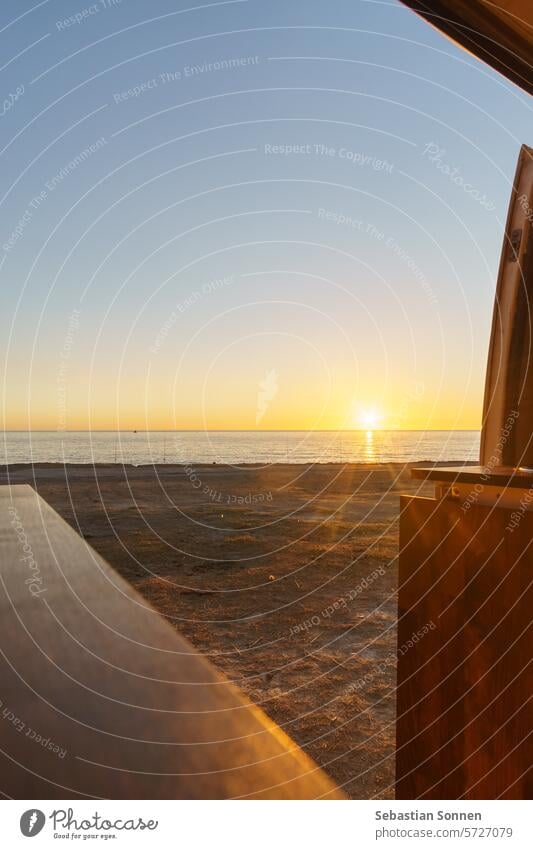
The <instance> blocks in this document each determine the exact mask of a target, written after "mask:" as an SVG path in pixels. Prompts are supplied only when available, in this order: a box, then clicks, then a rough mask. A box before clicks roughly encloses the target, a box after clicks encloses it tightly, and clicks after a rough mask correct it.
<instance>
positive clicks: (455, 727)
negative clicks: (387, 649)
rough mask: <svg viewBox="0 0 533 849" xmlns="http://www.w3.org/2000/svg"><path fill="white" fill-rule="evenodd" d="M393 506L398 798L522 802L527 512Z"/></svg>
mask: <svg viewBox="0 0 533 849" xmlns="http://www.w3.org/2000/svg"><path fill="white" fill-rule="evenodd" d="M401 508H402V516H401V523H400V569H399V581H400V586H399V609H398V616H399V625H398V651H399V654H398V701H397V711H398V720H397V747H398V748H397V759H396V772H397V786H396V795H397V798H400V799H415V798H416V799H417V798H426V799H459V798H465V799H494V798H499V797H502V798H531V792H532V789H533V787H532V780H531V766H532V764H533V757H532V755H533V747H532V737H531V736H530V735H531V731H532V729H533V711H532V709H531V707H532V706H531V694H532V691H533V680H532V669H531V658H532V609H533V594H532V591H531V577H532V575H531V573H532V563H533V545H532V543H533V513H525V514H524V515H523V517H522V520H521V522H520V523H519V524H518V526H517V527H516V528H515V529H514V531H513V532H510V531H509V530H506V526H507V524H508V522H509V521H510V518H511V512H510V511H508V510H504V509H498V508H496V509H495V508H493V509H491V508H489V507H481V506H478V505H474V506H472V507H471V509H470V510H468V511H467V512H463V510H462V509H461V504H460V503H457V502H454V501H452V500H446V499H444V500H441V501H435V500H433V499H425V498H410V497H403V498H402V502H401ZM424 630H426V631H427V633H425V634H424V635H423V636H422V637H421V638H420V639H419V640H418V641H417V642H416V644H415V645H414V646H413V647H412V648H409V649H408V650H403V648H404V647H405V646H406V645H408V642H409V640H412V635H413V634H416V633H417V632H420V631H424Z"/></svg>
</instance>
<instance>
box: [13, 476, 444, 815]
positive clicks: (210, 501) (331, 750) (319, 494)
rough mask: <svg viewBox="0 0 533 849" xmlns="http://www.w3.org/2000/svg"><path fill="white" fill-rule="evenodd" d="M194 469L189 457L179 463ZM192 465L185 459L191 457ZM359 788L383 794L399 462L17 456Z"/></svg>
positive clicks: (387, 794) (389, 793) (406, 488)
mask: <svg viewBox="0 0 533 849" xmlns="http://www.w3.org/2000/svg"><path fill="white" fill-rule="evenodd" d="M187 468H189V471H187ZM191 469H192V471H191ZM8 482H10V483H12V484H23V483H28V484H30V485H32V486H34V487H35V488H36V489H37V490H38V492H39V493H40V494H41V495H42V496H43V498H45V499H46V500H47V501H48V502H49V503H50V504H51V505H52V507H54V508H55V509H56V510H57V511H58V512H59V513H60V514H61V515H62V516H63V517H64V518H65V519H66V520H67V521H68V522H69V523H70V524H71V525H72V526H73V527H74V528H75V529H76V530H77V531H78V532H79V533H81V534H82V535H83V536H84V538H85V539H86V540H87V541H88V542H89V543H90V544H91V545H92V546H93V547H94V548H95V549H96V550H97V551H99V552H100V553H101V554H102V555H103V556H104V557H106V559H107V560H108V561H109V562H110V563H111V564H112V565H113V566H114V567H115V568H116V569H117V570H118V571H119V572H120V573H121V574H122V575H123V576H124V577H125V578H126V579H127V580H129V581H130V582H131V583H132V584H133V585H134V586H135V587H136V588H137V589H138V590H139V591H140V592H141V593H142V594H143V595H144V596H145V598H147V599H148V600H149V601H150V602H151V604H152V605H154V607H155V608H156V609H157V610H158V611H159V612H160V613H161V614H162V615H163V616H166V617H167V618H168V619H169V621H170V622H171V623H172V624H173V625H174V626H175V627H176V628H177V629H178V630H179V631H180V632H181V633H183V634H184V635H185V636H187V637H188V638H189V639H190V640H191V642H193V643H194V645H195V646H197V647H198V648H199V649H200V650H201V651H202V652H203V653H204V654H205V655H206V656H208V657H209V658H210V660H211V661H212V663H214V664H215V665H216V666H218V667H219V668H220V669H221V670H222V671H223V672H224V673H225V674H226V675H227V676H228V677H229V678H230V679H231V680H232V681H234V682H235V683H236V685H237V686H239V687H240V688H241V689H242V690H243V691H244V692H246V693H247V694H248V695H249V697H250V698H251V699H252V700H253V701H254V702H255V703H257V704H259V705H260V706H261V707H262V708H263V709H264V710H265V711H266V712H267V713H268V714H270V716H272V718H273V719H274V720H275V721H276V722H277V723H279V724H280V725H281V726H282V727H283V728H284V730H285V731H286V732H287V733H288V734H289V735H290V736H292V737H293V738H294V739H295V740H296V741H297V742H298V743H299V744H300V745H301V746H303V747H304V748H305V749H306V750H307V751H308V752H309V754H310V755H311V756H312V757H313V758H314V759H315V760H316V761H317V762H318V763H319V764H321V765H322V766H323V767H324V768H325V769H326V771H327V772H329V773H330V775H332V777H333V778H334V779H335V780H336V781H337V782H338V783H339V784H341V785H342V786H343V787H344V789H345V790H346V792H347V793H348V794H349V795H351V796H353V797H354V798H374V797H377V798H392V797H393V794H394V791H393V783H394V719H395V693H394V687H395V648H396V588H397V572H396V555H397V545H398V541H397V533H398V515H399V494H400V492H411V493H415V492H419V493H421V494H424V495H427V494H430V493H431V491H432V487H431V486H429V485H428V484H423V483H422V484H421V482H420V481H414V480H412V479H411V478H410V476H409V473H408V467H407V466H405V465H404V464H377V463H372V464H350V465H344V464H336V463H330V464H326V463H324V464H316V465H310V464H298V465H295V464H290V463H280V464H274V465H270V466H259V465H258V464H247V465H246V466H243V467H242V468H239V469H235V468H232V467H231V466H227V465H219V464H200V463H198V464H194V466H192V467H187V466H184V465H182V464H176V465H174V464H172V465H171V464H161V465H155V466H153V465H147V466H122V465H121V464H116V465H115V464H97V465H96V466H93V465H92V464H65V465H63V464H54V463H38V464H35V465H33V466H32V465H29V464H15V465H10V466H9V467H6V466H3V467H0V484H6V483H8Z"/></svg>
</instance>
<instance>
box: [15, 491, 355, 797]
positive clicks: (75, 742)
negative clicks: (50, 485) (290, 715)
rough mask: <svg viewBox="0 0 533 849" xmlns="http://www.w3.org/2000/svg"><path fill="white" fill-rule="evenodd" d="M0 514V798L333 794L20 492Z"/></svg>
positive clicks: (286, 742)
mask: <svg viewBox="0 0 533 849" xmlns="http://www.w3.org/2000/svg"><path fill="white" fill-rule="evenodd" d="M0 517H1V518H0V562H1V565H0V606H1V617H0V651H1V656H0V675H1V681H2V686H1V688H0V700H1V707H0V749H1V753H0V764H1V771H0V776H1V777H0V790H1V791H3V793H4V794H7V795H9V796H12V797H14V798H20V799H32V798H34V799H39V798H41V799H47V798H77V797H80V798H81V797H91V796H94V797H102V798H134V799H135V798H148V799H149V798H154V799H157V798H162V799H166V798H202V799H206V798H208V799H210V798H216V799H218V798H234V797H241V796H245V797H253V798H317V797H323V796H326V797H328V798H343V794H342V793H341V792H340V791H339V790H338V789H336V788H335V786H334V784H333V783H332V782H331V781H330V780H329V779H328V778H327V776H326V775H325V774H324V773H323V772H321V771H320V770H319V769H318V767H317V766H316V765H315V764H314V763H313V762H312V761H311V760H310V759H309V758H308V757H307V756H306V755H305V754H304V753H303V752H302V751H301V750H300V749H299V748H298V747H297V746H296V744H295V743H293V742H292V741H291V740H290V739H289V738H288V737H287V736H286V735H285V734H284V733H283V732H282V731H281V730H280V729H279V728H278V727H277V726H276V725H275V724H274V723H272V722H271V721H270V720H269V719H268V718H267V717H266V716H265V715H264V714H263V713H262V712H261V711H260V710H258V709H257V708H255V707H253V706H251V705H250V704H248V703H247V702H246V701H245V700H244V698H243V697H242V696H241V695H240V694H239V693H238V692H237V691H236V690H235V689H234V688H233V687H232V686H231V685H230V684H229V683H228V682H227V681H226V680H225V679H223V678H222V676H220V675H219V674H218V673H217V672H216V671H215V670H214V668H213V667H212V666H211V665H210V664H209V663H208V662H207V661H206V660H205V659H204V658H202V657H201V656H200V655H199V654H198V653H197V652H196V651H195V650H194V649H193V648H192V646H191V645H190V644H189V643H188V642H186V640H184V639H183V638H182V637H181V636H179V635H178V634H177V633H176V632H175V631H174V629H173V628H171V626H170V625H168V624H167V623H166V622H165V621H164V620H163V619H162V618H161V617H160V616H159V614H157V613H156V611H155V610H154V609H153V608H151V607H150V606H149V605H148V604H147V603H146V601H144V599H143V598H142V597H141V596H139V595H138V594H137V593H136V592H135V591H134V590H133V589H132V588H131V587H130V586H129V585H128V584H127V583H126V582H125V581H123V580H122V579H121V578H120V577H119V576H118V575H117V573H116V572H115V571H114V570H113V569H112V568H111V567H110V566H109V565H108V564H107V563H106V562H105V561H104V560H103V559H102V558H101V557H100V556H99V555H98V554H96V552H94V551H93V550H92V549H91V548H90V547H89V546H88V545H87V544H86V543H85V542H84V541H83V540H82V539H81V538H80V537H79V536H78V535H77V534H76V533H75V532H74V531H73V530H72V529H71V528H69V527H68V525H67V524H66V523H65V522H64V521H63V520H62V519H61V518H60V517H59V516H58V515H57V513H55V512H54V511H53V510H52V508H51V507H49V506H48V505H47V504H46V503H45V502H44V501H43V500H42V499H41V498H39V496H38V495H37V494H36V493H35V492H34V491H33V490H32V489H31V487H29V486H14V487H11V488H9V487H1V488H0ZM22 558H26V559H22Z"/></svg>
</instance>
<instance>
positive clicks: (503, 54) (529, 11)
mask: <svg viewBox="0 0 533 849" xmlns="http://www.w3.org/2000/svg"><path fill="white" fill-rule="evenodd" d="M402 2H403V3H404V4H405V5H406V6H409V7H410V8H411V9H413V10H414V11H415V12H418V14H420V15H422V16H423V17H424V18H425V19H426V20H427V21H429V23H431V24H433V26H435V27H438V29H440V30H442V32H443V33H445V34H446V35H447V36H449V37H450V38H451V39H453V41H456V42H458V43H459V44H460V45H461V46H462V47H464V48H465V49H466V50H468V52H469V53H473V54H474V55H475V56H477V57H478V58H479V59H482V60H483V61H484V62H487V64H489V65H492V67H493V68H496V70H497V71H499V72H500V73H501V74H504V75H505V76H506V77H508V78H509V79H510V80H512V81H513V82H514V83H516V84H517V85H519V86H521V87H522V88H523V89H524V90H525V91H528V92H529V93H530V94H531V93H533V75H532V73H531V64H532V63H531V56H532V54H533V8H532V5H531V0H402Z"/></svg>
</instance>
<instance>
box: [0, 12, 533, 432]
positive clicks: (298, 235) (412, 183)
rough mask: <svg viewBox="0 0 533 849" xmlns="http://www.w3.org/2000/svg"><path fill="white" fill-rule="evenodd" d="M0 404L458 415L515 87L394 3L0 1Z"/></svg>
mask: <svg viewBox="0 0 533 849" xmlns="http://www.w3.org/2000/svg"><path fill="white" fill-rule="evenodd" d="M0 39H1V43H2V53H1V56H2V60H1V64H2V65H3V67H2V70H1V75H2V80H3V86H2V91H3V93H4V94H3V96H4V98H5V100H4V105H3V109H2V115H1V117H0V127H1V143H0V151H1V157H2V160H3V167H2V170H1V174H2V178H1V187H0V188H1V203H2V213H3V214H2V216H1V227H2V233H1V235H0V262H1V263H2V265H1V269H0V277H1V282H2V288H1V291H2V311H1V316H0V321H1V325H2V326H1V331H2V332H1V339H2V347H3V349H4V350H3V351H2V355H3V356H2V359H3V361H4V363H5V375H4V399H3V400H4V422H5V426H6V427H8V428H26V427H34V428H48V427H50V428H56V427H60V428H65V427H66V428H85V427H98V428H114V427H132V426H139V427H145V426H146V427H161V428H166V427H168V428H172V427H203V426H207V427H243V428H247V427H254V426H255V418H256V397H257V391H258V386H259V385H260V383H261V381H263V380H264V378H265V375H268V374H270V373H272V372H274V373H275V375H276V392H275V397H273V398H272V399H271V403H270V405H269V408H268V411H267V413H266V415H265V416H264V417H263V420H262V423H261V426H262V427H264V428H270V427H272V428H277V427H281V428H283V427H302V428H307V427H317V428H321V427H343V426H347V427H351V426H357V422H358V416H359V414H360V412H361V411H365V410H368V409H373V410H376V411H378V413H379V420H380V422H381V425H382V426H391V427H392V426H398V427H477V426H478V424H479V421H480V415H481V399H482V390H483V379H484V371H485V358H486V352H487V344H488V335H489V329H490V318H491V312H492V302H493V295H494V286H495V278H496V271H497V265H498V259H499V252H500V246H501V240H502V232H503V226H504V221H505V216H506V211H507V204H508V198H509V193H510V188H511V184H512V178H513V174H514V168H515V163H516V158H517V155H518V151H519V148H520V144H521V143H522V142H525V143H527V142H529V143H531V141H532V138H533V132H532V122H531V105H530V101H529V98H528V97H527V95H526V94H525V93H523V92H522V91H520V90H519V89H517V88H516V87H515V86H514V85H513V84H512V83H510V82H507V81H506V80H504V79H503V78H501V77H500V76H499V75H498V74H496V73H495V72H493V71H491V70H490V69H489V68H487V67H486V66H485V65H483V64H482V63H480V62H478V61H477V60H475V59H474V58H472V57H470V56H468V55H467V54H466V53H463V52H462V51H460V50H459V49H458V48H456V47H455V46H454V45H453V44H451V43H450V42H448V41H447V40H446V39H445V38H443V37H442V36H441V35H440V34H439V33H438V32H436V31H435V30H433V29H432V28H431V27H429V26H428V25H427V24H426V23H424V22H423V21H421V20H420V19H419V18H417V17H416V16H415V15H414V14H412V13H411V12H410V11H408V10H406V9H405V8H403V7H402V6H401V5H400V4H397V3H388V2H367V0H364V2H361V0H350V2H348V0H331V1H330V2H328V3H322V2H314V0H305V2H304V0H292V1H291V0H285V2H276V1H275V2H268V3H265V2H259V0H245V2H230V3H210V4H193V3H188V2H185V3H179V4H177V3H175V2H174V3H171V2H167V0H153V2H150V3H147V2H139V0H137V2H135V0H122V2H112V0H106V2H102V0H100V2H98V3H93V4H91V3H87V2H84V0H82V2H80V3H77V2H64V1H63V2H61V0H48V2H41V3H39V4H34V3H31V2H26V0H23V2H20V0H17V2H15V0H11V2H9V0H8V2H3V3H2V7H1V11H0Z"/></svg>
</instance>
